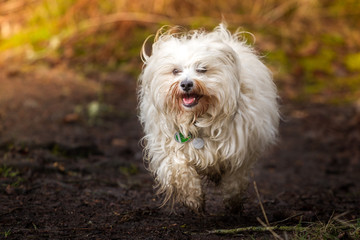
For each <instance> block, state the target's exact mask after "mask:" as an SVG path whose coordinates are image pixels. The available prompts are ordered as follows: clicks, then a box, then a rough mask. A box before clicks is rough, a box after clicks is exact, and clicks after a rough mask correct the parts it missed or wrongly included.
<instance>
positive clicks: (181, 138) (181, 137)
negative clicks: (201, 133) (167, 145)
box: [175, 132, 192, 143]
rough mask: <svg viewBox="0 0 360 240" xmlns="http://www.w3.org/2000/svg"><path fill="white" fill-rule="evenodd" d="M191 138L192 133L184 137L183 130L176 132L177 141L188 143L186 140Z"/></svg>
mask: <svg viewBox="0 0 360 240" xmlns="http://www.w3.org/2000/svg"><path fill="white" fill-rule="evenodd" d="M191 138H192V136H191V134H190V133H189V135H188V137H187V138H186V137H184V135H182V133H181V132H177V133H175V141H177V142H178V143H186V142H188V141H190V140H191Z"/></svg>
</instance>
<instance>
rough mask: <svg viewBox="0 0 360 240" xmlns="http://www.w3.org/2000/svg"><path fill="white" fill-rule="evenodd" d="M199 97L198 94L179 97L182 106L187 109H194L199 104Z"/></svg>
mask: <svg viewBox="0 0 360 240" xmlns="http://www.w3.org/2000/svg"><path fill="white" fill-rule="evenodd" d="M201 97H202V96H201V95H198V94H183V95H182V96H181V98H182V104H183V105H184V106H185V107H188V108H191V107H194V106H196V105H197V104H198V103H199V100H200V98H201Z"/></svg>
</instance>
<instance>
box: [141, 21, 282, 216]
mask: <svg viewBox="0 0 360 240" xmlns="http://www.w3.org/2000/svg"><path fill="white" fill-rule="evenodd" d="M239 36H240V33H239V32H236V33H235V34H231V33H230V32H229V31H228V30H227V28H226V26H225V25H224V24H220V25H219V26H218V27H216V28H215V29H214V31H212V32H205V31H202V30H197V31H190V32H185V33H180V34H179V33H172V32H171V31H167V32H163V31H162V29H160V30H159V32H158V34H157V36H156V38H155V41H154V43H153V45H152V54H151V56H149V55H147V54H146V52H145V47H143V50H142V59H143V61H144V68H143V71H142V73H141V75H140V77H139V89H138V97H139V109H140V116H139V118H140V121H141V123H142V125H143V128H144V132H145V136H144V143H145V150H146V154H145V156H146V159H147V161H148V164H149V170H150V171H151V172H152V173H153V174H154V176H155V178H156V183H157V185H156V187H157V189H158V193H159V194H162V195H163V196H164V202H163V204H165V203H167V202H169V201H170V202H171V204H174V203H176V202H181V203H183V204H184V205H186V206H187V207H189V208H191V209H192V210H194V211H196V212H199V211H202V210H203V209H204V202H205V201H204V193H203V189H202V186H201V182H202V179H203V178H204V177H207V178H208V179H210V180H214V181H215V180H216V182H218V183H219V184H220V186H221V188H222V190H223V193H224V200H225V204H227V205H229V207H233V208H236V207H237V205H238V204H239V200H240V198H241V193H242V192H243V191H244V189H245V188H246V186H247V183H248V174H249V169H250V168H251V167H252V165H253V163H254V162H255V161H256V160H257V159H258V158H259V156H260V154H261V153H262V152H263V151H264V150H265V148H266V147H267V146H268V145H269V144H271V143H273V142H274V141H275V140H276V135H277V130H278V123H279V113H278V104H277V91H276V86H275V84H274V83H273V80H272V75H271V73H270V71H269V70H268V69H267V67H266V66H265V65H264V64H263V63H262V62H261V61H260V59H259V57H258V56H257V55H256V54H255V52H254V50H253V49H252V48H251V47H249V46H248V45H247V44H246V43H245V41H242V40H241V39H240V37H239ZM144 45H145V44H144ZM199 68H200V69H206V72H205V71H203V72H201V71H198V70H197V69H199ZM174 69H177V70H179V71H178V72H176V74H175V73H174ZM184 79H191V80H192V81H193V82H194V89H193V91H194V92H195V93H197V94H198V95H200V96H202V97H201V98H200V99H199V101H198V104H197V105H196V106H194V107H186V106H184V105H183V102H182V100H181V99H182V98H181V96H183V94H184V92H183V90H182V89H181V88H180V82H181V81H183V80H184ZM176 132H181V133H182V134H184V135H185V136H188V134H191V136H193V137H199V138H202V139H203V140H204V143H205V145H204V147H203V148H202V149H196V148H195V147H194V146H193V144H191V142H187V143H183V144H181V143H178V142H176V141H175V139H174V134H175V133H176Z"/></svg>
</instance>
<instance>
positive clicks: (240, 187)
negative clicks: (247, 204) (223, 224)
mask: <svg viewBox="0 0 360 240" xmlns="http://www.w3.org/2000/svg"><path fill="white" fill-rule="evenodd" d="M247 186H248V178H247V175H246V174H245V171H244V170H243V169H239V170H237V171H235V172H232V173H226V174H225V175H224V176H223V177H222V180H221V187H222V190H223V193H224V204H225V207H226V208H227V209H229V210H230V211H231V212H233V213H239V212H241V211H242V209H243V201H244V195H243V192H244V191H245V189H246V188H247Z"/></svg>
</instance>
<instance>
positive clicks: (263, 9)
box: [0, 0, 360, 104]
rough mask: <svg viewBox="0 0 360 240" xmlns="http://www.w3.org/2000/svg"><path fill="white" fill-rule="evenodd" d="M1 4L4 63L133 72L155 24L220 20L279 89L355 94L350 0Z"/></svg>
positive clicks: (311, 94) (297, 93) (357, 11)
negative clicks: (238, 34) (250, 47)
mask: <svg viewBox="0 0 360 240" xmlns="http://www.w3.org/2000/svg"><path fill="white" fill-rule="evenodd" d="M0 5H1V6H2V7H1V8H0V14H1V16H2V17H1V18H0V30H1V31H0V34H1V35H0V52H1V55H2V58H1V59H2V60H0V61H1V62H2V63H4V62H5V61H8V60H9V59H13V58H15V59H19V58H20V59H25V60H26V61H31V62H34V61H39V60H40V61H43V60H44V62H50V63H51V64H52V65H53V64H55V65H56V64H58V63H66V64H69V65H71V66H72V67H74V68H76V69H77V70H79V71H82V72H85V73H93V72H99V71H100V72H108V71H123V72H127V73H130V74H132V75H134V76H136V75H137V74H138V73H139V69H140V68H141V61H140V58H139V49H140V47H141V45H142V43H143V41H144V39H145V38H146V37H147V36H149V35H150V34H152V33H154V32H155V31H156V29H158V28H159V27H160V26H162V25H165V24H166V25H183V26H185V27H187V28H189V29H190V28H198V27H203V28H205V29H212V28H213V27H214V26H216V25H217V24H218V23H219V22H221V21H222V19H224V20H225V21H226V22H227V23H228V25H229V27H230V28H231V29H232V30H235V29H236V28H238V27H241V29H242V30H244V31H249V32H252V33H253V34H254V35H255V38H256V39H255V40H256V41H255V45H254V46H255V48H256V49H257V50H259V52H260V53H261V54H262V55H264V57H265V59H266V61H267V62H268V64H269V65H270V67H271V69H272V70H273V72H274V76H275V78H276V81H277V83H278V85H279V86H280V87H281V90H282V94H283V95H284V96H286V97H288V98H290V99H293V100H298V101H305V100H306V101H308V100H311V101H314V102H332V103H337V104H339V103H349V102H354V101H356V100H357V99H358V98H359V95H360V87H359V86H360V44H359V42H360V31H358V23H359V21H360V2H359V1H356V0H345V1H342V0H336V1H331V0H324V1H317V0H290V1H280V0H260V1H236V0H230V1H222V0H211V1H180V0H149V1H148V0H146V1H145V0H138V1H130V0H122V1H115V0H114V1H101V0H32V1H25V0H11V1H6V0H5V1H4V0H3V1H1V2H0ZM244 37H245V38H248V39H249V43H252V42H254V40H253V39H252V38H251V37H249V36H247V35H246V36H244Z"/></svg>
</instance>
